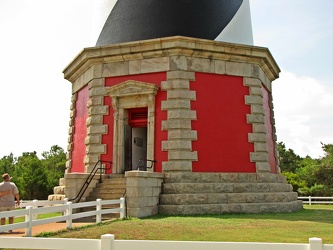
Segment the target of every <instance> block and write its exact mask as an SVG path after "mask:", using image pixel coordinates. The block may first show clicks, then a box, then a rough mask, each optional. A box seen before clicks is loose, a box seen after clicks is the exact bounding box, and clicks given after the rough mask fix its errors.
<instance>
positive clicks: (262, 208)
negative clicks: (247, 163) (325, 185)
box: [159, 201, 302, 215]
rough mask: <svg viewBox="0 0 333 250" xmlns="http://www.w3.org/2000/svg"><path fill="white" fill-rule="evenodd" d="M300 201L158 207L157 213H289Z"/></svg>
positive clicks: (297, 208) (295, 209)
mask: <svg viewBox="0 0 333 250" xmlns="http://www.w3.org/2000/svg"><path fill="white" fill-rule="evenodd" d="M300 202H302V201H292V202H279V203H274V202H272V203H237V204H201V205H160V206H159V213H160V214H165V215H196V214H224V213H289V212H295V211H298V210H300V209H301V203H300Z"/></svg>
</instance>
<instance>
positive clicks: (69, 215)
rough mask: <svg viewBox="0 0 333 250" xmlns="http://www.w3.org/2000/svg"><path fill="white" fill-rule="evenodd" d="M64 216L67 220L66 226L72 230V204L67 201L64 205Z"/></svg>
mask: <svg viewBox="0 0 333 250" xmlns="http://www.w3.org/2000/svg"><path fill="white" fill-rule="evenodd" d="M66 206H67V208H66V212H65V213H66V216H67V219H66V226H67V228H68V229H72V214H73V208H72V202H71V201H69V202H67V203H66Z"/></svg>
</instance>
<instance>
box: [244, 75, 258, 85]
mask: <svg viewBox="0 0 333 250" xmlns="http://www.w3.org/2000/svg"><path fill="white" fill-rule="evenodd" d="M243 84H244V86H250V87H261V81H260V80H259V79H257V78H248V77H244V78H243Z"/></svg>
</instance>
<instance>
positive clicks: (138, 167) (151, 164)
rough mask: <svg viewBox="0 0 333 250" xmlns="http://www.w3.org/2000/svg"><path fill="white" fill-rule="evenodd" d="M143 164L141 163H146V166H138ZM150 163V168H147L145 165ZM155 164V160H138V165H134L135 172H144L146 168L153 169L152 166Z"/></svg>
mask: <svg viewBox="0 0 333 250" xmlns="http://www.w3.org/2000/svg"><path fill="white" fill-rule="evenodd" d="M141 162H142V163H143V162H146V166H144V165H141V166H140V163H141ZM148 162H150V167H148V166H147V163H148ZM155 163H156V160H149V159H140V160H138V163H137V164H136V170H143V171H146V170H147V168H153V167H154V164H155Z"/></svg>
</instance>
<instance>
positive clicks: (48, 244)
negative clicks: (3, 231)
mask: <svg viewBox="0 0 333 250" xmlns="http://www.w3.org/2000/svg"><path fill="white" fill-rule="evenodd" d="M0 248H8V249H16V248H24V249H41V250H44V249H61V250H70V249H80V250H91V249H94V250H131V249H136V250H155V249H182V250H199V249H205V250H220V249H223V250H244V249H246V250H267V249H270V250H333V244H323V242H322V239H320V238H310V239H309V243H308V244H295V243H257V242H204V241H202V242H201V241H200V242H198V241H155V240H115V239H114V235H113V234H105V235H102V236H101V239H68V238H67V239H66V238H62V239H60V238H27V237H22V238H15V240H13V238H11V237H4V238H1V241H0Z"/></svg>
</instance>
